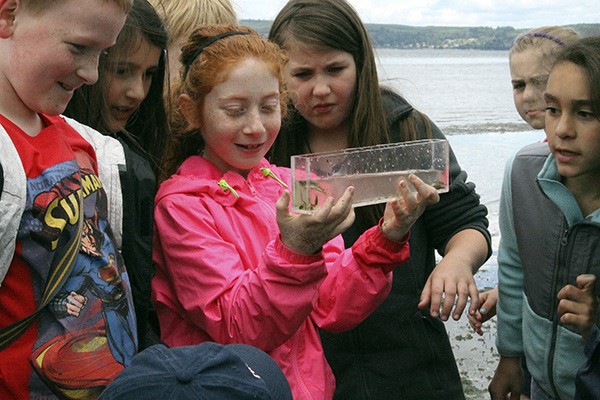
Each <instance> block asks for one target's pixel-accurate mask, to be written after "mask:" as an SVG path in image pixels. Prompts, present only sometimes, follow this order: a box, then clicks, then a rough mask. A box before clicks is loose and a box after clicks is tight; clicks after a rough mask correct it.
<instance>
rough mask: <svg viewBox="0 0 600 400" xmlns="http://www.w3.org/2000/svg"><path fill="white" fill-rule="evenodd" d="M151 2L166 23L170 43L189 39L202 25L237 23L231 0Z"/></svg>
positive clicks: (153, 0) (166, 0)
mask: <svg viewBox="0 0 600 400" xmlns="http://www.w3.org/2000/svg"><path fill="white" fill-rule="evenodd" d="M150 3H152V5H153V6H154V8H155V9H156V11H157V12H158V14H159V15H160V16H161V18H162V19H163V21H164V23H165V26H166V28H167V32H168V34H169V45H170V44H171V43H173V42H176V41H177V40H179V39H182V38H183V39H187V38H188V37H189V36H190V35H191V34H192V33H193V32H194V31H195V30H196V29H198V28H200V27H202V26H206V25H215V24H236V23H237V15H236V13H235V11H234V9H233V5H232V4H231V1H229V0H150Z"/></svg>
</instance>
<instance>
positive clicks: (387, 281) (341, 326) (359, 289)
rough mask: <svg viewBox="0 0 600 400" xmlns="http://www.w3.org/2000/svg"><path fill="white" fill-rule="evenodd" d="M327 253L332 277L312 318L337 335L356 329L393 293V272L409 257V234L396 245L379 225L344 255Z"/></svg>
mask: <svg viewBox="0 0 600 400" xmlns="http://www.w3.org/2000/svg"><path fill="white" fill-rule="evenodd" d="M325 250H326V254H327V259H328V265H329V268H328V275H327V278H326V279H325V281H324V282H323V284H322V285H321V286H320V287H319V297H318V301H317V303H316V305H315V311H314V312H313V314H312V318H313V320H314V321H315V322H316V323H317V325H318V326H319V327H321V328H322V329H325V330H327V331H330V332H334V333H336V332H342V331H345V330H348V329H351V328H354V327H355V326H357V325H358V324H359V323H361V322H362V321H363V320H364V319H365V318H366V317H368V316H369V315H370V314H371V313H372V312H373V311H375V309H376V308H377V307H378V306H379V305H380V304H381V303H382V302H383V300H385V298H386V297H387V296H388V294H389V292H390V290H391V282H392V273H391V271H392V270H393V269H394V268H395V267H396V266H398V265H399V264H402V263H404V262H405V261H406V260H408V258H409V245H408V235H407V237H406V240H405V241H404V242H402V243H395V242H392V241H390V240H388V239H386V238H385V237H384V236H383V234H382V233H381V229H380V227H379V225H378V226H374V227H372V228H370V229H368V230H367V231H365V233H364V234H362V235H361V236H360V237H359V238H358V240H357V241H356V242H355V243H354V245H353V246H352V247H351V248H350V249H348V250H345V251H344V252H343V253H342V254H339V253H338V252H335V251H329V250H327V249H325Z"/></svg>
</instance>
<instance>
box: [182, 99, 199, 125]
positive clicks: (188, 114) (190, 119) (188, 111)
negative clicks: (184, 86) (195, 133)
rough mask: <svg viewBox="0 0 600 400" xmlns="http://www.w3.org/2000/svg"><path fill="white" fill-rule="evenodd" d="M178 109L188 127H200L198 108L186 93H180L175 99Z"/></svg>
mask: <svg viewBox="0 0 600 400" xmlns="http://www.w3.org/2000/svg"><path fill="white" fill-rule="evenodd" d="M177 103H178V105H179V110H180V111H181V114H182V115H183V117H184V118H185V120H186V121H187V123H188V126H189V127H190V128H194V129H195V128H200V121H199V120H198V119H199V118H198V110H197V109H196V104H195V103H194V101H193V100H192V98H191V97H190V96H189V95H187V94H182V95H180V96H179V98H178V99H177Z"/></svg>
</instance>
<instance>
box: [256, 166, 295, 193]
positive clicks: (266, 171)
mask: <svg viewBox="0 0 600 400" xmlns="http://www.w3.org/2000/svg"><path fill="white" fill-rule="evenodd" d="M260 172H262V174H263V176H264V177H265V178H266V177H267V176H270V177H271V178H273V179H275V180H276V181H277V182H279V184H280V185H281V186H283V187H285V188H287V187H288V185H287V184H286V183H285V182H284V181H282V180H281V179H279V178H278V177H277V176H275V174H274V173H273V171H271V168H265V167H261V168H260Z"/></svg>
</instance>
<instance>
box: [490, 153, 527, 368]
mask: <svg viewBox="0 0 600 400" xmlns="http://www.w3.org/2000/svg"><path fill="white" fill-rule="evenodd" d="M513 160H514V157H511V158H510V159H509V160H508V162H507V164H506V168H505V172H504V178H503V181H502V193H501V196H500V209H499V221H500V244H499V246H498V305H497V311H498V314H497V315H498V334H497V336H496V347H497V348H498V352H499V353H500V354H501V355H503V356H507V357H516V356H519V355H520V354H521V353H522V352H523V335H522V330H521V326H522V307H523V269H522V266H521V261H520V257H519V250H518V247H517V238H516V234H515V225H514V221H513V213H512V192H511V171H512V162H513Z"/></svg>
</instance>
